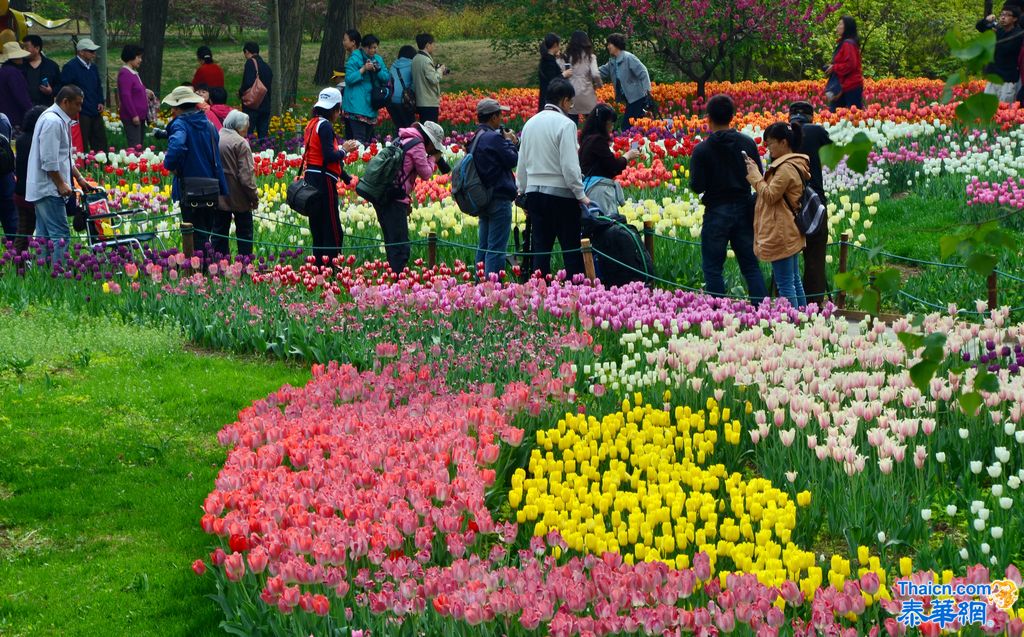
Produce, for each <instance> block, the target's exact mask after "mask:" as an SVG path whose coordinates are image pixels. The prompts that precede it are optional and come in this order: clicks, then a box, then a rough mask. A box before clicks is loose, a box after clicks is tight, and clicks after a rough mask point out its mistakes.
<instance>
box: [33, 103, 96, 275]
mask: <svg viewBox="0 0 1024 637" xmlns="http://www.w3.org/2000/svg"><path fill="white" fill-rule="evenodd" d="M84 99H85V94H84V93H83V92H82V89H80V88H78V87H77V86H73V85H72V86H65V87H63V88H62V89H61V90H60V92H59V93H57V98H56V100H55V101H54V104H53V106H51V107H50V108H48V109H46V110H45V111H43V114H42V115H40V116H39V121H38V122H37V123H36V129H35V131H34V132H33V133H32V149H31V151H29V155H28V173H27V176H26V180H25V201H28V202H29V203H32V204H34V205H35V209H36V236H37V237H39V238H40V239H43V240H48V241H52V242H53V248H54V253H53V263H54V264H56V263H60V262H62V261H63V260H64V255H65V254H66V252H67V247H68V243H70V241H71V229H70V228H68V218H67V212H66V208H65V205H64V204H65V200H66V199H67V198H68V197H69V196H71V195H72V194H73V193H74V188H73V182H72V179H71V178H72V176H74V178H75V180H76V181H77V182H78V184H79V185H80V186H81V187H82V189H83V190H86V191H89V190H92V187H91V186H89V184H87V183H86V181H85V178H84V177H82V174H81V173H80V172H78V168H76V167H75V164H74V161H73V159H72V152H73V151H72V148H71V122H72V121H73V120H74V118H75V117H77V116H78V114H79V112H80V111H81V110H82V102H83V100H84ZM43 252H44V254H45V253H46V248H45V246H44V248H43Z"/></svg>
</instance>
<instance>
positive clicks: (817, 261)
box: [804, 220, 828, 306]
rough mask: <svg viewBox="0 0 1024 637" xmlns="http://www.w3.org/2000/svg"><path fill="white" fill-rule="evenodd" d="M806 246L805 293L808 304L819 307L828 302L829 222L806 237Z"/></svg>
mask: <svg viewBox="0 0 1024 637" xmlns="http://www.w3.org/2000/svg"><path fill="white" fill-rule="evenodd" d="M806 239H807V245H805V246H804V293H805V294H806V295H807V302H808V303H817V304H818V305H819V306H820V305H821V304H822V303H824V302H825V301H826V300H828V279H827V278H826V277H825V252H826V249H827V247H828V221H827V220H826V221H825V224H824V225H823V226H822V227H821V228H819V229H818V232H816V233H814V234H813V235H811V236H809V237H806Z"/></svg>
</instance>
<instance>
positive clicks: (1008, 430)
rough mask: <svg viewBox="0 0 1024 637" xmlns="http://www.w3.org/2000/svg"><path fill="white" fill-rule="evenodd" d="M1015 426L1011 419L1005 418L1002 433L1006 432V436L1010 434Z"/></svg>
mask: <svg viewBox="0 0 1024 637" xmlns="http://www.w3.org/2000/svg"><path fill="white" fill-rule="evenodd" d="M1015 428H1016V427H1015V426H1014V424H1013V421H1011V420H1007V421H1006V422H1004V423H1003V433H1004V434H1006V435H1007V436H1012V435H1013V432H1014V429H1015Z"/></svg>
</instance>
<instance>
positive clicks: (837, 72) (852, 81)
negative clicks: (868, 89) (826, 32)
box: [825, 15, 864, 110]
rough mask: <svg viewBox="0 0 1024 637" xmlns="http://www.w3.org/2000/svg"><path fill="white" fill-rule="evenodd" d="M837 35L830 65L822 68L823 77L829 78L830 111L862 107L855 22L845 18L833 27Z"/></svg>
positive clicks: (862, 89) (828, 97)
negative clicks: (823, 70)
mask: <svg viewBox="0 0 1024 637" xmlns="http://www.w3.org/2000/svg"><path fill="white" fill-rule="evenodd" d="M836 36H837V37H838V38H839V41H838V42H837V43H836V50H835V53H833V54H832V64H830V65H829V67H828V68H826V69H825V74H826V75H828V76H829V81H828V84H827V85H826V87H825V96H826V98H827V99H828V101H829V104H830V105H831V107H832V109H833V110H835V109H837V108H844V107H845V108H853V107H854V106H856V107H857V108H864V75H863V72H862V70H861V61H860V38H858V37H857V21H856V20H854V19H853V18H852V17H850V16H848V15H844V16H843V17H842V18H840V19H839V24H838V25H837V26H836ZM837 91H838V95H837V94H836V93H837Z"/></svg>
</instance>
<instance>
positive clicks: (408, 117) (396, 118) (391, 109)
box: [388, 102, 416, 131]
mask: <svg viewBox="0 0 1024 637" xmlns="http://www.w3.org/2000/svg"><path fill="white" fill-rule="evenodd" d="M388 114H390V115H391V121H392V122H394V123H395V130H396V131H397V130H398V129H399V128H409V127H410V126H412V125H413V122H415V121H416V114H415V113H413V112H412V111H410V110H409V109H408V108H406V107H405V106H404V105H402V104H395V103H394V102H392V103H390V104H388Z"/></svg>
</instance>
